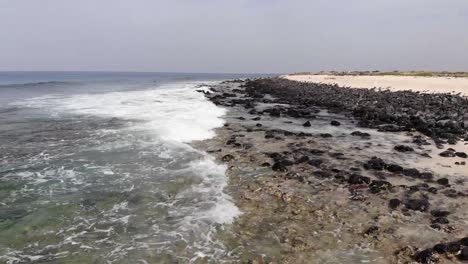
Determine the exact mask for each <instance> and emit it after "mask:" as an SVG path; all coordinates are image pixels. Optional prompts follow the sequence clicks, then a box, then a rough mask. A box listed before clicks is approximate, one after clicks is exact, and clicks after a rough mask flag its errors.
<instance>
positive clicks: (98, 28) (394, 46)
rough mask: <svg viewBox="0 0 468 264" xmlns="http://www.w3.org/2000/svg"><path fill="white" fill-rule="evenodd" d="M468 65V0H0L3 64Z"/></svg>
mask: <svg viewBox="0 0 468 264" xmlns="http://www.w3.org/2000/svg"><path fill="white" fill-rule="evenodd" d="M19 70H22V71H30V70H31V71H33V70H34V71H57V70H59V71H151V72H210V73H214V72H219V73H288V72H302V71H320V70H381V71H388V70H436V71H443V70H447V71H468V1H467V0H444V1H442V0H73V1H72V0H0V71H19Z"/></svg>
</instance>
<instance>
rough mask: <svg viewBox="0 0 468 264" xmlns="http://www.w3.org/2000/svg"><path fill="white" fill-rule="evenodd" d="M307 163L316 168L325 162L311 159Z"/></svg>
mask: <svg viewBox="0 0 468 264" xmlns="http://www.w3.org/2000/svg"><path fill="white" fill-rule="evenodd" d="M307 163H309V164H310V165H312V166H314V167H319V166H320V165H321V164H322V163H323V161H322V160H321V159H311V160H309V161H308V162H307Z"/></svg>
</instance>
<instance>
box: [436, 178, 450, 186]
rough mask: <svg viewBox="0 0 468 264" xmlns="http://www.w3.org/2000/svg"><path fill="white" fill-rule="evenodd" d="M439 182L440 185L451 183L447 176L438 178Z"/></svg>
mask: <svg viewBox="0 0 468 264" xmlns="http://www.w3.org/2000/svg"><path fill="white" fill-rule="evenodd" d="M437 183H438V184H440V185H449V180H448V179H447V178H441V179H438V180H437Z"/></svg>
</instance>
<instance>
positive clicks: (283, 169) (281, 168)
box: [271, 162, 288, 172]
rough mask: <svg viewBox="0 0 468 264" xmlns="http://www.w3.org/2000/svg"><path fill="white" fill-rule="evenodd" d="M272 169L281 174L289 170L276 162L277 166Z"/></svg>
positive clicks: (274, 165)
mask: <svg viewBox="0 0 468 264" xmlns="http://www.w3.org/2000/svg"><path fill="white" fill-rule="evenodd" d="M271 169H272V170H274V171H280V172H286V171H288V168H287V167H286V166H285V165H283V164H282V163H281V162H275V164H273V166H272V167H271Z"/></svg>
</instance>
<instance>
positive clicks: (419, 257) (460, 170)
mask: <svg viewBox="0 0 468 264" xmlns="http://www.w3.org/2000/svg"><path fill="white" fill-rule="evenodd" d="M203 92H204V93H205V95H206V96H207V97H208V98H209V99H210V100H211V101H212V102H213V103H215V104H217V105H219V106H223V107H225V108H226V109H227V110H228V113H227V115H226V117H225V118H226V124H225V126H224V127H223V128H219V129H217V131H216V132H217V136H216V137H215V138H213V139H210V140H206V141H199V142H196V143H194V145H195V146H197V147H198V148H200V149H204V150H206V151H207V152H209V153H211V154H212V155H214V156H215V157H217V159H218V160H219V162H220V163H226V164H228V168H229V169H228V171H227V174H228V177H229V185H228V186H227V187H226V191H227V192H228V193H229V194H230V195H231V196H232V197H234V198H235V201H236V205H237V206H238V207H239V208H240V209H241V210H242V211H243V214H242V215H241V216H240V217H239V218H238V219H237V220H236V221H235V222H234V223H233V225H232V233H230V234H229V235H226V237H224V238H223V241H224V243H225V245H226V247H227V248H228V249H229V250H231V251H232V252H233V254H234V255H236V256H238V258H239V260H241V261H251V262H257V263H270V262H273V263H321V262H325V261H326V262H327V263H355V262H371V263H405V262H411V261H416V262H420V263H431V262H435V261H439V262H440V263H457V262H460V261H463V260H465V259H466V251H467V250H468V249H467V246H466V245H465V243H466V239H467V238H466V236H467V235H468V224H467V219H468V197H467V196H468V191H467V188H466V186H465V185H466V178H467V176H468V169H467V167H466V156H465V155H466V154H465V153H467V143H466V141H464V140H465V139H466V137H467V123H466V121H467V116H466V115H467V113H468V103H467V99H466V98H465V97H461V96H457V95H450V94H431V95H429V94H421V93H413V92H410V91H404V92H390V91H378V90H366V89H350V88H343V87H338V86H336V85H326V84H306V83H298V82H293V81H289V80H285V79H278V78H271V79H257V80H247V81H245V82H244V81H240V80H235V81H229V82H224V83H221V84H219V85H215V86H211V88H210V89H209V91H203ZM448 152H450V153H453V155H448V154H447V155H445V154H444V153H448ZM456 153H458V154H456ZM439 154H440V155H439ZM463 154H465V155H463ZM457 245H458V247H457Z"/></svg>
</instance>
